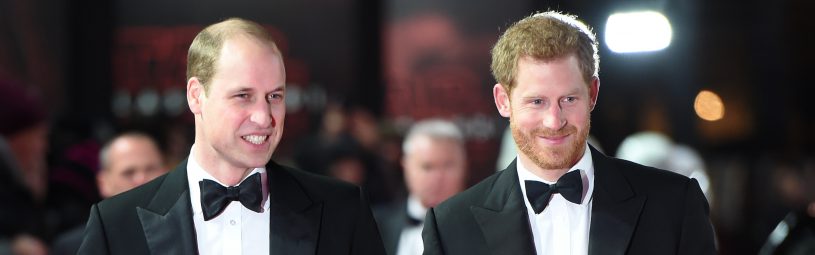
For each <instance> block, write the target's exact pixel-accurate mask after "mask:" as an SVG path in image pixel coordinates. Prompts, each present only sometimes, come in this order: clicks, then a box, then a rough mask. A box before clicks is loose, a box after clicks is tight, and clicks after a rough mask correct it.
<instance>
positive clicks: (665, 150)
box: [617, 131, 713, 204]
mask: <svg viewBox="0 0 815 255" xmlns="http://www.w3.org/2000/svg"><path fill="white" fill-rule="evenodd" d="M617 158H621V159H625V160H628V161H631V162H634V163H638V164H642V165H645V166H650V167H654V168H659V169H665V170H668V171H672V172H675V173H678V174H681V175H684V176H687V177H689V178H694V179H696V181H697V182H699V187H700V188H701V189H702V192H703V193H705V197H707V199H708V202H709V203H710V204H713V201H712V196H711V192H710V190H711V189H710V178H708V174H707V168H706V167H705V161H704V159H702V156H700V155H699V153H698V152H696V150H694V149H693V148H691V147H689V146H687V145H682V144H676V143H674V142H673V141H671V138H669V137H668V136H666V135H664V134H662V133H658V132H651V131H646V132H638V133H634V134H632V135H629V136H628V137H626V138H625V139H623V142H622V143H620V147H619V148H617Z"/></svg>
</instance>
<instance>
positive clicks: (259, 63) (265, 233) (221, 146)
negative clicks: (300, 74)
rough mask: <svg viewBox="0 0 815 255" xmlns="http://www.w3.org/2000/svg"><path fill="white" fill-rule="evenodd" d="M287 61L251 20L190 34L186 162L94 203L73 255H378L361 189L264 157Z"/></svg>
mask: <svg viewBox="0 0 815 255" xmlns="http://www.w3.org/2000/svg"><path fill="white" fill-rule="evenodd" d="M283 63H284V61H283V55H282V54H281V53H280V50H278V48H277V46H276V44H275V42H274V40H273V39H272V37H271V36H270V35H269V33H268V31H266V30H265V29H264V28H263V27H261V26H260V25H258V24H257V23H255V22H251V21H248V20H244V19H238V18H232V19H228V20H226V21H223V22H219V23H216V24H213V25H211V26H208V27H206V28H204V30H202V31H201V32H200V33H198V35H197V36H196V37H195V39H193V41H192V44H191V45H190V49H189V52H188V55H187V84H186V89H187V104H188V105H189V108H190V111H191V112H192V113H193V115H194V119H195V143H194V144H193V146H192V148H191V150H190V155H189V157H188V158H187V160H185V161H184V162H181V163H180V164H179V165H178V166H177V167H176V168H175V169H174V170H172V171H170V172H169V173H167V174H166V175H162V176H160V177H158V178H156V179H155V180H153V181H151V182H148V183H147V184H145V185H143V186H141V187H138V188H135V189H133V190H130V191H127V192H124V193H122V194H120V195H118V196H115V197H112V198H110V199H107V200H105V201H102V202H99V203H98V204H96V205H94V206H93V207H92V208H91V216H90V219H89V220H88V226H87V228H86V230H85V239H84V240H83V242H82V246H81V247H80V248H79V254H383V253H384V248H383V247H382V240H381V239H380V237H379V232H378V230H377V228H376V223H375V221H374V219H373V216H372V215H371V209H370V208H369V207H368V203H367V199H366V197H365V196H364V194H365V193H364V192H363V191H362V190H361V189H360V188H359V187H357V186H354V185H351V184H348V183H345V182H341V181H338V180H334V179H330V178H328V177H324V176H317V175H313V174H310V173H307V172H304V171H300V170H296V169H292V168H289V167H285V166H281V165H278V164H277V163H275V162H274V161H272V160H271V158H272V154H273V153H274V151H275V149H276V148H277V145H278V143H279V142H280V139H281V137H282V136H283V123H284V119H285V116H286V102H285V100H284V98H285V95H286V71H285V68H284V66H283Z"/></svg>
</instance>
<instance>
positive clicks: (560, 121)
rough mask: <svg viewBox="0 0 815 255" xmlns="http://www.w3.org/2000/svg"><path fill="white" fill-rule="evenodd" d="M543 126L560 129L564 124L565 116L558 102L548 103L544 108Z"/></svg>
mask: <svg viewBox="0 0 815 255" xmlns="http://www.w3.org/2000/svg"><path fill="white" fill-rule="evenodd" d="M543 126H544V127H546V128H548V129H551V130H560V129H561V128H563V127H564V126H566V116H565V115H564V114H563V108H561V107H560V105H559V104H553V105H550V106H549V107H548V108H546V110H544V113H543Z"/></svg>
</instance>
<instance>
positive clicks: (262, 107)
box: [249, 101, 275, 128]
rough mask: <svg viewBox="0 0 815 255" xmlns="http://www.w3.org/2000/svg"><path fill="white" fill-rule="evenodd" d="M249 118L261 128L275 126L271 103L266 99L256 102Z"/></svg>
mask: <svg viewBox="0 0 815 255" xmlns="http://www.w3.org/2000/svg"><path fill="white" fill-rule="evenodd" d="M249 120H250V121H251V122H252V123H254V124H256V125H258V126H259V127H261V128H268V127H270V126H271V127H273V126H274V124H275V120H274V116H272V107H271V105H270V104H269V103H268V102H266V101H262V102H258V103H256V104H255V105H254V106H253V108H252V112H251V116H250V117H249Z"/></svg>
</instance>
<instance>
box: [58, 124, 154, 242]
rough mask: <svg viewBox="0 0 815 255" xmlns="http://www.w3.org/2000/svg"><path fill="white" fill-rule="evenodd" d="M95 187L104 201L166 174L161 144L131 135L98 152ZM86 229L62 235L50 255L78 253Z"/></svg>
mask: <svg viewBox="0 0 815 255" xmlns="http://www.w3.org/2000/svg"><path fill="white" fill-rule="evenodd" d="M99 166H100V169H99V172H98V173H97V174H96V184H97V185H98V188H99V194H100V195H101V196H102V198H109V197H112V196H114V195H116V194H119V193H122V192H124V191H127V190H130V189H132V188H135V187H137V186H139V185H142V184H144V183H146V182H148V181H150V180H153V179H155V178H156V177H158V176H159V175H162V174H164V173H166V172H167V170H166V169H164V159H163V157H162V155H161V150H159V148H158V145H156V142H155V140H153V138H152V137H150V136H148V135H146V134H142V133H138V132H129V133H124V134H121V135H118V136H116V137H115V138H113V139H111V140H110V141H109V142H107V144H105V145H104V146H102V150H100V152H99ZM84 229H85V227H84V226H80V227H78V228H75V229H72V230H70V231H67V232H65V233H63V234H61V235H60V236H59V237H58V238H57V239H56V241H55V242H54V245H53V248H52V251H51V254H53V255H61V254H65V255H68V254H76V251H77V250H78V249H79V245H80V244H81V243H82V237H83V235H82V233H83V230H84Z"/></svg>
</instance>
